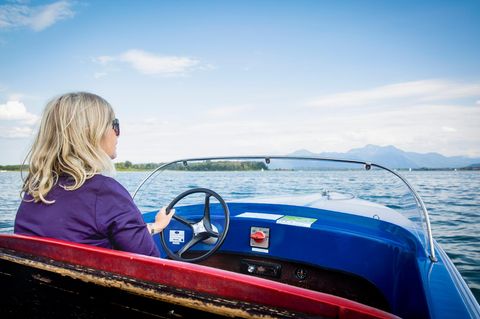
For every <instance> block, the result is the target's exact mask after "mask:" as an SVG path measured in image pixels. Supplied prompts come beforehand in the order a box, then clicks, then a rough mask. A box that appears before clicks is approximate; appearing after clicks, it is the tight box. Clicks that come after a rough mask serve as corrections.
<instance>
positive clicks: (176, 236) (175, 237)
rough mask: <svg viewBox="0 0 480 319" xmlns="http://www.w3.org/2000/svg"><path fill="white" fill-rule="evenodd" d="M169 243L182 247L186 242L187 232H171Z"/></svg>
mask: <svg viewBox="0 0 480 319" xmlns="http://www.w3.org/2000/svg"><path fill="white" fill-rule="evenodd" d="M169 241H170V242H171V243H172V244H174V245H180V243H184V242H185V231H183V230H171V231H170V234H169Z"/></svg>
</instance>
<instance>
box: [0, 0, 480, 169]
mask: <svg viewBox="0 0 480 319" xmlns="http://www.w3.org/2000/svg"><path fill="white" fill-rule="evenodd" d="M72 91H88V92H92V93H95V94H98V95H100V96H102V97H104V98H105V99H106V100H107V101H109V102H110V103H111V104H112V106H113V107H114V109H115V113H116V116H117V118H119V120H120V126H121V136H120V138H119V143H118V149H117V153H118V157H117V159H116V161H125V160H129V161H132V162H134V163H146V162H163V161H167V160H174V159H179V158H190V157H198V156H221V155H254V154H258V155H260V154H272V155H283V154H288V153H291V152H294V151H296V150H299V149H307V150H309V151H311V152H315V153H319V152H346V151H348V150H350V149H352V148H358V147H363V146H365V145H367V144H375V145H380V146H387V145H394V146H396V147H398V148H400V149H403V150H405V151H411V152H419V153H428V152H437V153H441V154H443V155H446V156H456V155H462V156H470V157H480V1H478V0H476V1H462V0H452V1H441V0H440V1H428V0H425V1H378V0H377V1H369V0H365V1H326V0H325V1H322V0H318V1H304V0H298V1H181V0H180V1H118V0H116V1H106V0H104V1H1V0H0V165H5V164H20V163H21V162H22V161H23V159H24V158H25V156H26V154H27V152H28V150H29V148H30V146H31V144H32V143H33V138H34V136H35V132H36V131H37V129H38V124H39V119H40V118H41V115H42V111H43V108H44V107H45V105H46V103H47V102H48V101H49V100H50V99H52V98H53V97H55V96H58V95H60V94H63V93H67V92H72Z"/></svg>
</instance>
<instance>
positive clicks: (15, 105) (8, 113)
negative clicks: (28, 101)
mask: <svg viewBox="0 0 480 319" xmlns="http://www.w3.org/2000/svg"><path fill="white" fill-rule="evenodd" d="M0 120H4V121H21V122H22V123H25V124H28V125H33V124H35V123H36V122H37V121H38V116H37V115H35V114H32V113H29V112H28V111H27V108H26V107H25V105H24V104H23V103H22V102H19V101H16V100H10V101H8V102H7V103H6V104H0Z"/></svg>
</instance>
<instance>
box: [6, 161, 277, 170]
mask: <svg viewBox="0 0 480 319" xmlns="http://www.w3.org/2000/svg"><path fill="white" fill-rule="evenodd" d="M163 164H164V163H140V164H134V163H132V162H130V161H125V162H118V163H115V169H116V170H117V171H151V170H154V169H155V168H157V167H159V166H161V165H163ZM167 169H169V170H177V171H260V170H268V167H267V165H265V163H263V162H253V161H204V162H193V163H187V165H185V164H184V163H177V164H172V165H171V166H169V167H168V168H167ZM20 170H23V171H28V165H23V167H22V165H0V171H20Z"/></svg>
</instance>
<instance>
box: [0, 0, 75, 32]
mask: <svg viewBox="0 0 480 319" xmlns="http://www.w3.org/2000/svg"><path fill="white" fill-rule="evenodd" d="M71 6H72V4H71V3H70V2H69V1H58V2H54V3H51V4H47V5H41V6H28V5H26V4H21V3H16V4H6V5H2V6H0V29H17V28H22V27H27V28H30V29H32V30H34V31H37V32H38V31H42V30H45V29H46V28H48V27H50V26H52V25H53V24H55V23H56V22H58V21H60V20H65V19H68V18H71V17H73V16H74V15H75V13H74V12H73V10H72V8H71Z"/></svg>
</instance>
